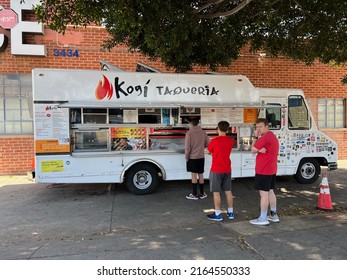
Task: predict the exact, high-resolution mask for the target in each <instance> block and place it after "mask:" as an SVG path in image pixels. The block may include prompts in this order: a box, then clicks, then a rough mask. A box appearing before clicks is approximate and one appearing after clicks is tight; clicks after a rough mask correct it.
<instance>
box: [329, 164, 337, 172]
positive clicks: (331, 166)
mask: <svg viewBox="0 0 347 280" xmlns="http://www.w3.org/2000/svg"><path fill="white" fill-rule="evenodd" d="M336 169H337V162H329V163H328V170H329V171H330V170H336Z"/></svg>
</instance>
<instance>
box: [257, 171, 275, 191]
mask: <svg viewBox="0 0 347 280" xmlns="http://www.w3.org/2000/svg"><path fill="white" fill-rule="evenodd" d="M254 187H255V189H256V190H259V191H266V192H268V191H269V190H274V189H276V174H274V175H260V174H255V183H254Z"/></svg>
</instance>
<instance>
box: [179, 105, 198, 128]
mask: <svg viewBox="0 0 347 280" xmlns="http://www.w3.org/2000/svg"><path fill="white" fill-rule="evenodd" d="M180 117H181V123H182V124H189V123H190V121H191V119H192V118H198V119H199V120H200V118H201V109H200V108H194V107H184V108H181V110H180Z"/></svg>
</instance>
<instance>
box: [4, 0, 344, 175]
mask: <svg viewBox="0 0 347 280" xmlns="http://www.w3.org/2000/svg"><path fill="white" fill-rule="evenodd" d="M7 3H9V1H6V0H5V1H1V5H3V7H4V8H9V5H7ZM0 29H1V28H0ZM0 31H3V32H5V33H6V34H7V36H8V37H10V35H11V34H10V32H9V30H6V31H4V30H0ZM107 36H108V35H107V33H106V31H105V29H104V28H100V27H88V28H86V29H83V28H79V29H72V28H69V29H68V30H67V32H66V34H65V35H64V36H63V35H61V34H57V33H56V32H54V31H52V30H49V29H47V28H46V29H45V35H44V36H42V35H33V34H27V35H25V36H24V40H25V42H26V43H35V44H43V45H45V46H46V47H47V57H34V56H32V57H30V56H13V55H11V52H10V51H11V44H10V40H9V45H8V47H7V48H6V49H5V51H3V52H0V73H19V74H24V73H31V70H32V68H67V69H100V64H99V61H100V59H102V60H105V61H107V62H110V63H112V64H114V65H116V66H118V67H120V68H122V69H124V70H126V71H134V70H135V69H136V64H137V62H142V63H145V64H147V65H149V66H151V67H153V68H156V69H158V70H160V71H162V72H173V70H172V69H167V68H166V67H165V66H164V65H163V64H162V63H160V61H151V60H149V59H148V58H146V57H143V56H141V55H140V54H138V53H129V52H128V50H127V48H125V47H122V46H120V47H116V48H114V49H112V50H111V51H101V49H100V44H101V42H102V41H103V40H104V39H105V38H107ZM54 49H58V50H67V49H71V50H72V51H74V50H78V52H79V57H63V56H54ZM206 71H208V69H207V68H204V67H196V68H194V70H193V71H192V72H193V73H205V72H206ZM218 72H223V73H230V74H242V75H246V76H247V77H248V78H249V79H250V81H251V82H252V83H253V84H254V86H256V87H269V88H301V89H303V90H304V92H305V95H306V97H307V98H309V99H310V106H311V109H312V111H313V113H314V116H315V118H316V119H317V103H316V102H314V101H313V100H316V99H317V98H346V97H347V86H343V85H341V83H340V80H341V78H342V77H343V76H344V75H345V74H346V73H347V68H346V67H344V68H334V67H330V66H327V65H323V64H320V63H314V64H313V65H312V66H306V65H304V64H303V63H298V62H294V61H292V60H290V59H286V58H284V57H278V58H271V57H268V56H265V57H263V58H261V57H260V56H259V55H258V54H254V53H249V52H248V51H247V50H246V49H244V50H243V52H242V56H241V57H240V59H238V60H237V61H236V62H233V63H232V64H231V65H230V66H229V67H221V68H219V69H218ZM346 111H347V110H346ZM324 131H325V132H326V133H327V134H328V135H329V136H330V137H331V138H333V139H334V140H335V141H336V142H337V143H338V145H339V158H340V159H347V150H346V148H345V145H344V141H345V140H346V138H347V129H332V130H324ZM0 153H1V159H2V160H1V165H0V175H4V174H23V173H25V172H26V171H28V170H30V169H31V158H32V154H33V137H32V136H22V137H17V136H16V137H14V136H1V137H0Z"/></svg>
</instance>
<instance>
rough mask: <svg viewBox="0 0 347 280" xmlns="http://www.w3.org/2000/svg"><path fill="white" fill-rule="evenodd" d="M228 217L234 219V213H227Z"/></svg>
mask: <svg viewBox="0 0 347 280" xmlns="http://www.w3.org/2000/svg"><path fill="white" fill-rule="evenodd" d="M227 215H228V217H229V220H234V219H235V216H234V213H229V212H228V213H227Z"/></svg>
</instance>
